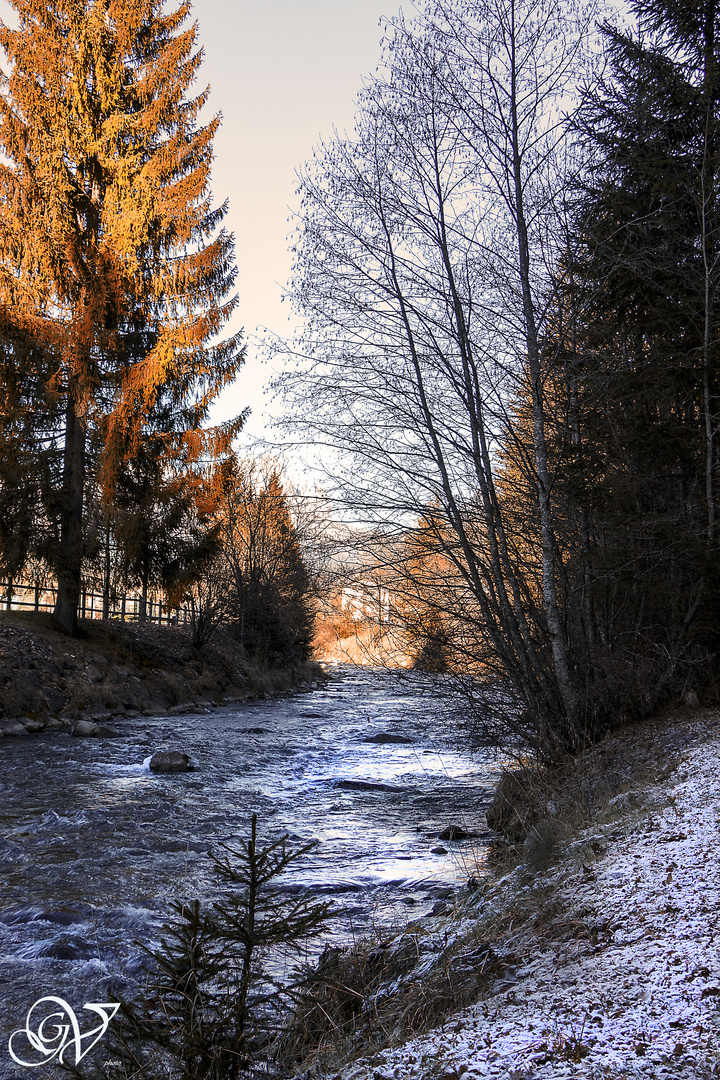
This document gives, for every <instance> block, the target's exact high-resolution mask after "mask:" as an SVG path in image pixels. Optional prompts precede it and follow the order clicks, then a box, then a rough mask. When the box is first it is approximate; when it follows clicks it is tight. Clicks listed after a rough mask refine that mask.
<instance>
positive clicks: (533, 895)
mask: <svg viewBox="0 0 720 1080" xmlns="http://www.w3.org/2000/svg"><path fill="white" fill-rule="evenodd" d="M706 721H707V722H706V724H705V727H704V732H703V741H702V742H701V743H700V744H699V745H694V746H686V748H685V749H681V750H677V743H676V753H675V754H674V761H675V766H676V767H675V769H674V771H672V772H671V774H670V775H669V776H668V775H667V769H666V768H665V769H659V770H658V771H657V772H656V776H657V774H658V772H659V774H660V779H659V780H655V781H654V782H652V781H651V782H649V783H646V784H645V785H644V786H643V787H642V789H637V790H632V789H631V790H629V791H628V792H627V793H625V794H623V795H621V796H618V797H614V798H612V799H611V800H610V801H609V803H608V804H607V805H606V807H605V809H604V812H603V813H601V814H599V815H598V816H597V817H596V820H595V821H594V822H593V823H592V824H591V825H589V826H588V827H586V828H584V829H583V830H582V831H580V832H578V833H576V834H575V836H574V839H572V840H571V841H569V842H568V844H567V846H566V848H565V852H564V857H563V858H562V859H560V860H559V861H557V862H553V863H551V864H550V865H546V866H544V867H543V866H541V867H538V865H537V862H534V861H533V860H532V859H531V858H526V859H524V861H522V862H521V863H519V864H518V865H517V866H516V867H515V868H514V869H513V870H512V871H511V872H510V873H508V874H506V875H505V876H504V877H502V878H500V879H499V880H498V879H495V880H487V881H484V882H481V883H480V885H479V887H478V888H477V889H476V890H475V891H474V892H472V893H471V894H470V895H469V896H468V897H467V899H466V900H465V901H464V903H463V904H462V905H461V906H459V907H458V908H456V910H455V912H454V913H453V915H452V917H450V918H448V919H447V920H446V921H445V922H444V923H443V926H442V928H438V927H437V925H435V926H434V927H433V929H432V930H430V928H429V927H428V928H427V930H426V932H425V936H424V937H423V936H422V935H420V936H417V935H418V929H419V928H417V927H416V928H415V929H414V930H413V929H412V928H409V930H410V932H411V933H413V934H414V935H415V936H414V937H413V938H412V941H413V945H412V948H411V946H410V945H409V944H408V945H407V946H406V948H405V956H406V957H409V955H410V953H411V952H412V950H413V949H414V950H415V958H414V961H413V963H412V965H409V964H408V966H407V970H404V969H403V967H402V964H399V965H398V969H397V971H395V972H394V982H395V997H396V998H397V997H398V995H399V996H400V998H402V996H403V995H402V989H403V985H404V986H405V989H406V991H407V993H406V994H405V998H406V1001H405V1008H406V1011H407V1010H409V1008H410V1005H411V1002H412V1001H413V1000H416V1001H418V1000H420V998H418V997H417V992H418V991H420V993H421V996H422V993H423V990H422V987H423V981H425V990H424V992H425V996H426V997H432V995H433V993H436V991H437V990H438V973H439V972H441V971H444V972H445V976H446V978H447V985H448V986H451V985H452V984H453V983H455V984H456V985H457V986H458V987H460V988H461V989H463V993H467V994H470V993H471V992H472V993H473V996H474V997H475V999H476V1000H475V1003H474V1004H472V1005H469V1006H468V1007H465V1008H462V1007H460V1008H459V1009H456V1010H455V1011H454V1012H453V1013H452V1015H450V1016H449V1017H447V1016H446V1019H445V1020H444V1022H443V1023H442V1026H439V1027H436V1028H434V1029H433V1030H430V1031H428V1032H426V1033H425V1034H423V1035H419V1036H415V1037H413V1038H410V1039H409V1040H408V1039H407V1034H408V1032H407V1027H408V1025H403V1023H401V1022H399V1015H398V1012H397V1009H396V1010H394V1011H392V1010H390V1009H389V1008H388V1005H387V1001H388V999H389V998H390V997H391V996H392V995H391V994H389V993H388V981H387V980H385V982H384V983H383V984H382V985H383V987H384V989H381V985H380V982H379V983H378V986H377V988H376V989H375V990H374V995H373V994H370V995H365V1000H364V1001H363V1002H362V1004H360V1003H356V1008H355V1014H356V1022H355V1024H354V1029H355V1031H356V1032H363V1031H364V1033H365V1034H361V1036H360V1038H359V1039H358V1038H357V1037H356V1038H355V1044H356V1045H355V1049H354V1052H355V1055H357V1054H359V1053H360V1054H363V1055H364V1056H363V1057H361V1058H359V1059H356V1060H355V1061H354V1062H353V1063H352V1064H348V1065H345V1066H344V1067H342V1068H340V1067H339V1065H336V1066H335V1068H334V1069H333V1068H330V1067H329V1066H325V1068H324V1070H323V1068H322V1066H321V1063H320V1061H319V1060H318V1059H316V1064H315V1065H314V1066H313V1067H312V1069H311V1071H310V1072H307V1069H308V1064H307V1063H306V1064H305V1066H304V1068H305V1070H306V1072H305V1074H304V1075H307V1076H311V1075H312V1076H320V1075H322V1076H325V1077H332V1078H338V1080H460V1077H465V1078H467V1080H473V1078H474V1077H493V1078H495V1077H496V1078H498V1080H500V1078H502V1080H551V1078H552V1080H560V1078H566V1077H582V1078H586V1080H600V1078H613V1080H619V1078H621V1077H638V1078H640V1077H647V1078H655V1077H657V1078H661V1077H667V1078H668V1080H670V1078H672V1080H704V1078H710V1077H717V1076H720V836H719V825H720V727H719V726H718V722H717V718H716V717H714V716H713V717H712V718H709V717H708V716H707V715H706ZM681 726H682V725H680V726H679V727H678V730H680V728H681ZM680 742H682V739H681V740H680ZM401 945H402V935H401V936H400V937H398V938H396V939H395V942H394V943H391V944H388V945H387V946H386V947H385V950H386V952H387V951H390V952H392V951H393V950H394V951H395V952H397V951H398V950H400V953H401V954H402V950H401ZM418 961H419V962H418ZM403 980H404V983H403ZM356 993H358V994H360V990H357V991H356ZM413 994H415V995H416V996H415V998H413ZM383 999H384V1000H383ZM447 999H448V1000H447V1001H446V1002H445V1005H447V1004H448V1002H449V1000H450V995H449V994H448V995H447ZM460 1001H461V999H460ZM439 1004H441V1003H439ZM373 1011H374V1013H375V1015H376V1018H377V1022H378V1024H379V1025H380V1026H382V1027H384V1036H385V1038H384V1043H385V1045H384V1046H383V1047H382V1048H378V1049H376V1050H375V1051H374V1052H373V1050H374V1043H376V1045H378V1044H379V1043H380V1041H381V1037H380V1035H377V1041H376V1040H375V1037H374V1036H373V1032H374V1031H376V1029H377V1024H376V1025H375V1028H373V1025H372V1024H370V1023H369V1022H368V1021H369V1018H370V1017H371V1016H372V1014H373ZM439 1011H440V1008H439ZM421 1019H422V1018H421ZM427 1019H428V1020H430V1021H431V1022H432V1011H431V1010H428V1016H427ZM435 1022H438V1021H437V1020H436V1021H435ZM363 1025H364V1026H363ZM419 1026H422V1025H419ZM415 1030H417V1028H416V1029H415ZM350 1041H351V1040H350ZM336 1060H337V1059H336ZM338 1070H339V1071H338Z"/></svg>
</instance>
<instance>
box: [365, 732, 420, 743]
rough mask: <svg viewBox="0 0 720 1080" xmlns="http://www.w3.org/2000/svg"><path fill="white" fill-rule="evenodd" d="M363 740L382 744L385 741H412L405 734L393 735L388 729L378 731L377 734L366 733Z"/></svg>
mask: <svg viewBox="0 0 720 1080" xmlns="http://www.w3.org/2000/svg"><path fill="white" fill-rule="evenodd" d="M363 742H371V743H377V744H379V745H384V744H385V743H412V739H408V738H407V736H405V735H393V734H392V732H390V731H379V732H378V733H377V735H368V736H367V738H365V739H363Z"/></svg>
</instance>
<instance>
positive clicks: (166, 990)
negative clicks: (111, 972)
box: [71, 814, 331, 1080]
mask: <svg viewBox="0 0 720 1080" xmlns="http://www.w3.org/2000/svg"><path fill="white" fill-rule="evenodd" d="M287 839H288V838H287V836H284V837H282V838H281V839H279V840H276V841H274V842H273V843H270V844H267V845H265V846H258V843H257V815H256V814H253V816H252V825H251V832H250V839H249V840H241V841H240V845H239V848H237V849H236V848H234V847H230V845H228V844H222V845H221V847H222V849H223V853H222V854H217V853H211V858H212V860H213V863H214V867H215V870H216V873H217V874H218V876H219V878H220V879H221V881H222V882H223V883H225V884H226V885H227V886H229V888H228V890H227V893H226V895H225V896H224V897H223V899H222V900H217V901H215V902H213V903H212V904H211V905H210V907H209V908H208V909H205V908H203V906H202V905H201V903H200V901H198V900H194V901H191V902H183V901H175V902H174V903H173V905H172V907H173V911H174V918H173V919H172V920H171V921H170V922H169V923H168V924H166V926H165V927H164V932H163V936H162V938H161V944H160V947H159V948H157V949H150V948H147V947H145V946H143V949H144V951H145V952H146V953H147V954H148V955H149V956H150V957H151V959H152V970H151V973H150V975H149V977H148V982H147V985H146V987H145V988H144V991H143V995H142V999H136V1000H135V1001H131V1002H123V1005H122V1010H121V1015H122V1017H123V1019H122V1021H121V1023H120V1025H119V1026H118V1025H115V1029H114V1031H111V1033H110V1034H111V1040H112V1045H111V1046H110V1047H108V1045H107V1043H106V1044H105V1050H106V1054H105V1062H104V1063H103V1064H102V1065H100V1064H99V1063H98V1066H97V1072H96V1073H95V1075H96V1076H97V1077H100V1076H102V1077H105V1078H107V1080H130V1078H135V1077H142V1078H143V1080H160V1078H167V1080H240V1078H241V1077H249V1076H252V1075H253V1074H254V1071H255V1069H257V1068H260V1069H261V1071H262V1074H263V1075H264V1076H268V1075H272V1066H271V1063H270V1062H269V1061H268V1056H269V1044H270V1040H271V1038H272V1034H273V1031H274V1030H275V1028H276V1027H277V1019H278V1016H279V1015H281V1014H282V1011H283V1010H284V1008H285V1007H286V1005H287V1004H288V1003H289V1001H290V1000H291V999H292V997H293V995H294V991H295V990H296V989H297V987H298V986H299V985H300V983H301V982H302V976H301V975H300V973H299V971H297V970H296V971H295V972H294V974H293V975H290V976H289V977H287V978H283V979H280V978H278V977H276V976H275V975H273V974H271V973H270V972H269V971H268V970H266V967H265V964H266V962H267V960H268V958H269V957H272V958H273V960H274V961H280V960H281V959H285V960H286V959H287V958H288V957H289V956H290V957H291V956H293V955H294V956H295V957H299V956H300V955H301V953H302V952H303V950H304V947H305V943H306V941H307V940H308V939H309V938H311V937H313V936H315V935H317V934H318V933H320V932H321V931H322V929H323V927H324V925H325V924H326V922H327V919H328V916H329V913H330V909H331V904H330V903H328V902H326V901H315V900H312V899H310V898H308V897H307V895H306V894H301V895H297V896H293V897H291V898H289V899H288V898H287V897H283V896H281V895H280V894H279V893H278V890H277V889H276V888H275V887H274V884H275V883H274V879H275V878H276V877H277V876H278V875H279V874H281V873H283V871H284V870H286V868H287V867H288V866H289V864H290V863H292V862H294V861H295V860H296V859H298V858H300V857H301V856H303V855H305V854H307V852H308V851H310V850H311V849H312V848H313V847H314V846H315V844H316V843H317V841H313V842H312V843H309V844H305V845H303V846H302V847H300V848H296V849H291V848H289V847H288V846H287ZM273 966H274V967H276V968H277V967H279V966H280V964H279V963H274V964H273ZM108 1051H109V1052H108ZM71 1071H72V1072H73V1073H75V1075H77V1076H78V1077H84V1078H85V1080H88V1075H89V1074H88V1073H86V1072H84V1073H81V1072H80V1071H78V1070H74V1069H73V1070H71Z"/></svg>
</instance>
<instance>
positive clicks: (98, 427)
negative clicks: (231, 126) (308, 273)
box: [0, 0, 242, 633]
mask: <svg viewBox="0 0 720 1080" xmlns="http://www.w3.org/2000/svg"><path fill="white" fill-rule="evenodd" d="M11 2H12V6H13V8H14V10H15V13H16V16H17V20H18V24H17V28H12V27H10V26H8V25H1V26H0V45H2V47H3V49H4V51H5V54H6V56H7V60H8V63H9V76H8V77H7V79H6V81H5V84H4V94H3V95H2V98H0V118H1V123H0V149H1V150H2V154H3V163H2V165H1V166H0V335H1V339H2V348H1V350H0V382H1V383H2V384H3V385H4V386H5V387H8V386H12V380H13V377H16V381H17V385H18V387H19V393H16V394H14V396H13V397H12V398H11V399H9V401H8V404H7V406H6V407H5V409H4V411H3V414H2V418H1V419H2V427H1V429H0V443H2V447H0V456H2V457H7V456H8V455H9V456H10V457H11V458H12V460H16V461H19V457H18V453H19V448H20V446H21V445H22V449H23V453H24V454H26V455H28V454H29V455H31V456H32V455H35V453H36V448H34V447H33V446H32V445H29V444H28V440H27V438H26V436H25V435H24V434H18V433H22V432H23V427H22V424H23V409H24V408H29V409H31V410H32V409H35V408H37V409H38V413H39V415H40V417H41V420H40V421H39V422H40V423H41V425H42V426H43V431H44V437H45V439H46V442H45V443H44V444H41V448H40V449H41V450H42V452H43V453H45V454H46V456H47V457H48V458H49V463H48V465H47V466H45V464H43V463H42V462H40V461H39V459H37V458H35V457H33V462H32V465H33V466H35V467H32V468H30V469H29V470H28V473H27V475H28V476H37V475H39V474H42V475H43V476H44V477H46V478H49V480H48V487H47V489H42V495H43V514H44V516H45V517H46V519H47V533H48V536H49V538H50V541H51V543H50V544H49V545H48V547H49V551H47V554H48V557H49V561H50V564H51V566H52V567H53V569H54V571H55V574H56V577H57V581H58V598H57V605H56V609H55V618H56V622H57V625H58V626H59V627H60V628H61V629H63V630H64V631H66V632H68V633H72V632H74V629H75V621H76V611H77V601H78V596H79V592H80V574H81V565H82V554H83V552H82V548H83V511H84V505H85V492H86V484H87V482H88V479H89V478H90V476H91V475H92V474H94V475H95V476H96V477H97V479H98V482H99V483H100V485H101V487H102V488H103V489H104V491H105V492H106V498H107V497H110V496H111V494H112V490H113V487H114V484H115V482H116V480H117V478H118V476H119V474H120V472H121V469H122V466H123V463H124V462H125V461H126V460H127V459H128V457H132V456H133V455H135V454H137V453H138V452H139V450H140V447H141V446H142V442H143V435H144V430H145V428H146V426H147V424H148V422H149V420H150V418H151V417H152V414H153V410H154V409H155V406H156V404H157V401H158V399H159V397H160V396H161V395H164V400H165V401H166V402H168V401H169V402H170V403H171V404H172V406H173V410H174V420H173V425H172V433H173V440H171V441H172V442H173V443H174V446H175V448H176V451H177V454H178V456H179V457H180V458H182V455H183V453H184V450H183V447H185V448H189V449H190V452H191V453H192V454H194V455H195V456H196V457H197V456H198V455H199V452H200V449H201V447H202V448H204V450H205V451H206V452H209V453H212V454H215V455H221V454H223V453H224V452H226V451H227V449H228V447H229V443H230V440H231V438H232V435H233V433H234V431H235V430H237V426H238V423H237V422H236V423H235V424H230V425H227V426H226V427H225V428H224V429H222V430H218V431H215V432H212V433H203V431H202V424H203V422H204V420H205V419H206V417H207V412H208V408H209V405H210V403H211V402H212V400H213V399H214V397H215V396H216V395H217V393H218V392H219V391H220V390H221V389H222V387H223V386H225V385H226V384H227V383H228V382H229V381H230V380H231V379H232V378H233V376H234V374H235V373H236V371H237V369H238V366H239V364H240V363H241V359H242V354H241V351H240V348H239V339H238V337H237V336H235V337H231V338H229V339H228V340H227V341H224V342H221V343H219V344H212V343H211V341H212V339H213V338H214V336H215V335H216V334H217V333H218V331H219V330H220V329H221V328H222V326H223V325H224V323H225V322H226V321H227V319H228V318H229V316H230V314H231V312H232V310H233V307H234V306H235V299H234V298H231V297H230V292H231V289H232V284H233V280H234V275H235V271H234V266H233V240H232V237H231V236H229V235H228V234H227V233H226V232H225V231H224V230H222V229H219V228H218V227H219V226H220V224H221V222H222V219H223V217H224V215H225V211H226V207H225V206H222V207H220V208H213V205H212V198H211V194H210V191H209V171H210V163H211V157H212V140H213V136H214V134H215V132H216V130H217V126H218V123H219V118H218V117H216V118H215V119H213V120H212V121H210V123H208V124H206V125H204V126H203V125H200V124H199V113H200V110H201V109H202V107H203V106H204V105H205V103H206V101H207V97H208V93H207V91H203V92H202V93H200V94H198V95H196V96H195V97H191V96H188V92H189V90H190V88H191V86H192V84H193V81H194V79H195V75H196V73H197V70H198V67H199V64H200V62H201V58H202V57H201V53H200V52H199V51H198V50H197V49H196V36H197V31H196V26H195V25H190V26H185V25H184V24H185V22H186V19H187V17H188V15H189V13H190V3H189V0H186V2H184V3H182V4H181V5H180V7H178V8H177V9H176V10H175V11H171V12H169V13H166V12H164V11H163V5H162V3H161V2H160V0H52V2H51V3H50V4H40V3H38V2H37V0H11ZM148 331H149V332H148ZM146 332H148V333H147V334H146V340H144V341H143V342H142V343H141V345H142V347H139V346H138V335H143V334H144V333H146ZM38 452H39V451H38ZM13 454H14V455H15V456H14V458H13V457H12V455H13ZM7 483H8V481H7V480H3V482H2V486H3V495H2V500H3V501H6V500H7V498H8V491H9V489H8V487H7ZM10 483H12V479H11V481H10ZM31 501H32V495H31V492H30V490H29V488H28V490H27V491H26V497H25V499H24V500H22V501H21V502H22V504H23V505H26V506H27V505H30V504H31ZM18 526H19V529H20V526H22V528H21V529H20V531H21V532H22V533H23V535H24V536H25V537H26V538H27V541H26V542H25V544H23V543H19V542H15V545H14V548H13V543H12V542H10V541H7V542H6V538H5V534H2V535H0V539H1V540H2V541H3V558H4V559H5V561H6V563H8V565H9V564H10V562H14V563H15V564H18V562H19V560H20V558H21V554H22V551H21V549H22V548H23V547H24V546H28V543H29V542H31V541H32V534H33V533H34V531H35V527H34V526H33V525H32V524H31V523H29V522H28V520H27V515H26V517H25V519H24V520H23V521H22V522H19V523H18Z"/></svg>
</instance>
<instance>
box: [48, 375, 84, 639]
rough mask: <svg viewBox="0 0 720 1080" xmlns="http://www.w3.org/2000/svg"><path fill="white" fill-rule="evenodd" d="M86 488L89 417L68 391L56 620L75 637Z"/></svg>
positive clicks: (65, 630) (58, 626)
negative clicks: (86, 450)
mask: <svg viewBox="0 0 720 1080" xmlns="http://www.w3.org/2000/svg"><path fill="white" fill-rule="evenodd" d="M84 488H85V419H84V417H82V416H80V415H79V407H78V401H77V399H76V396H75V393H74V392H73V391H72V390H71V391H70V393H69V394H68V402H67V413H66V425H65V450H64V461H63V483H62V502H61V508H60V551H59V556H58V561H57V566H56V574H57V583H58V590H57V600H56V603H55V611H54V620H55V625H56V626H57V628H58V630H61V631H62V632H63V633H64V634H69V635H70V636H73V635H74V634H75V633H76V632H77V609H78V602H79V600H80V579H81V571H82V525H83V496H84Z"/></svg>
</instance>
